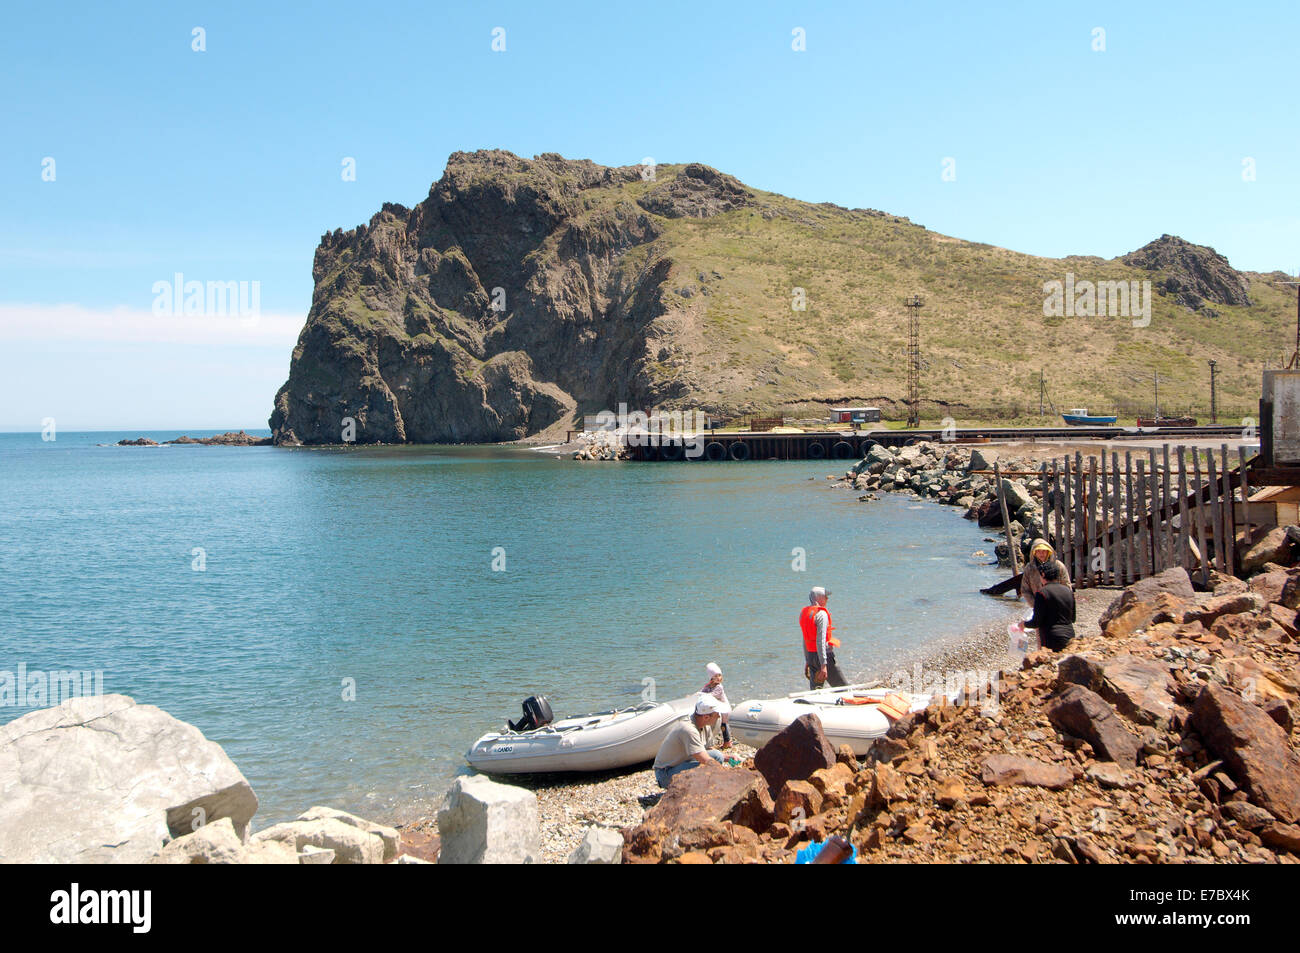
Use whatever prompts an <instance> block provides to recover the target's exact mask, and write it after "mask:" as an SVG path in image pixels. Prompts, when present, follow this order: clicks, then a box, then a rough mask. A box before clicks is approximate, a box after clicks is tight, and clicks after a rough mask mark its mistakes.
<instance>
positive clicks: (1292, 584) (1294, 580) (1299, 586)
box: [1277, 575, 1300, 609]
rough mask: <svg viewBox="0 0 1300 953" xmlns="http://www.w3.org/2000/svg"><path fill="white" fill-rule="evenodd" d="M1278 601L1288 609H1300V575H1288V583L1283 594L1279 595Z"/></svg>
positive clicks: (1283, 589)
mask: <svg viewBox="0 0 1300 953" xmlns="http://www.w3.org/2000/svg"><path fill="white" fill-rule="evenodd" d="M1277 601H1278V602H1280V603H1281V604H1282V605H1284V606H1286V607H1287V608H1288V609H1300V576H1296V575H1291V576H1288V577H1287V581H1286V584H1285V585H1284V586H1283V587H1282V594H1281V595H1280V596H1278V597H1277Z"/></svg>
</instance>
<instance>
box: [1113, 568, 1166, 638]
mask: <svg viewBox="0 0 1300 953" xmlns="http://www.w3.org/2000/svg"><path fill="white" fill-rule="evenodd" d="M1184 575H1185V573H1184ZM1117 603H1118V604H1120V608H1119V609H1118V611H1116V612H1114V613H1113V614H1112V613H1111V610H1112V609H1115V608H1116V604H1117ZM1186 609H1187V603H1186V602H1185V601H1184V600H1182V599H1181V598H1179V597H1178V596H1175V595H1174V594H1172V593H1169V592H1163V591H1161V592H1156V593H1155V595H1153V596H1152V597H1151V599H1150V600H1149V601H1148V600H1145V599H1137V598H1129V591H1128V590H1126V591H1125V592H1124V593H1122V594H1121V595H1120V596H1119V598H1118V599H1117V600H1116V601H1115V602H1114V603H1111V606H1110V608H1109V609H1107V610H1106V612H1105V613H1103V614H1102V617H1101V620H1100V623H1101V631H1102V634H1103V635H1105V636H1106V637H1107V638H1112V639H1127V638H1130V637H1131V636H1132V635H1133V634H1134V633H1136V632H1140V631H1142V630H1144V629H1148V628H1150V627H1151V626H1154V625H1159V624H1160V623H1161V622H1181V621H1182V619H1183V613H1184V612H1185V611H1186Z"/></svg>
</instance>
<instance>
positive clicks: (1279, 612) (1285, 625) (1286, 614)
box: [1264, 602, 1300, 642]
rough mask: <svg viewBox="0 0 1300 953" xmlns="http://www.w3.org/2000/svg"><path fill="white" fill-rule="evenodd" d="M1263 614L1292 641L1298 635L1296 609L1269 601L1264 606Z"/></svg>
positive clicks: (1298, 627)
mask: <svg viewBox="0 0 1300 953" xmlns="http://www.w3.org/2000/svg"><path fill="white" fill-rule="evenodd" d="M1264 615H1265V616H1267V618H1268V620H1269V621H1270V622H1272V623H1273V624H1274V625H1276V626H1277V627H1278V628H1280V629H1281V630H1282V631H1283V632H1285V633H1286V634H1287V635H1288V636H1289V637H1290V638H1291V640H1292V641H1293V642H1294V641H1295V640H1296V637H1297V636H1300V623H1297V621H1296V615H1297V613H1296V611H1295V610H1294V609H1288V608H1287V607H1286V606H1283V605H1278V604H1277V603H1272V602H1271V603H1269V604H1268V605H1267V606H1265V607H1264Z"/></svg>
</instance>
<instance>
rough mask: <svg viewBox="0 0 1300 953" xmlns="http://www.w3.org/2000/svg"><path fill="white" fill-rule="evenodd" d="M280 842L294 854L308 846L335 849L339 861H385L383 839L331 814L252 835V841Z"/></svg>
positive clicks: (286, 823)
mask: <svg viewBox="0 0 1300 953" xmlns="http://www.w3.org/2000/svg"><path fill="white" fill-rule="evenodd" d="M268 841H278V842H279V843H281V844H287V845H289V846H290V847H292V848H293V850H294V854H295V856H296V855H297V854H300V853H302V851H303V848H304V847H307V846H311V847H320V848H322V849H325V850H332V851H334V863H336V864H382V863H383V862H384V842H383V841H382V840H380V839H379V837H378V836H377V835H375V834H370V833H367V832H366V831H363V830H361V829H360V828H357V827H353V826H352V825H351V824H345V823H343V822H342V821H337V820H335V819H334V818H332V817H322V818H319V819H317V820H314V821H286V822H285V823H283V824H274V825H272V826H271V827H268V828H267V829H266V830H264V831H258V832H257V833H256V834H254V835H253V837H252V843H255V844H256V843H266V842H268Z"/></svg>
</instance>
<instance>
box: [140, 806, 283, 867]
mask: <svg viewBox="0 0 1300 953" xmlns="http://www.w3.org/2000/svg"><path fill="white" fill-rule="evenodd" d="M243 852H244V842H243V841H242V840H240V838H239V835H238V834H236V833H235V826H234V825H233V824H232V823H231V822H230V818H228V817H223V818H221V819H220V820H216V821H213V822H212V823H211V824H204V825H203V826H202V827H200V828H199V829H198V830H197V831H195V832H194V833H192V834H186V835H185V836H184V837H178V838H176V839H175V840H174V841H172V842H171V843H170V844H168V845H167V846H166V847H164V848H163V849H162V850H161V851H159V852H158V853H157V854H156V855H154V856H153V857H151V858H150V859H149V863H151V864H237V863H239V862H240V857H241V855H242V854H243ZM290 862H291V863H297V857H294V858H293V860H292V861H290Z"/></svg>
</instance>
